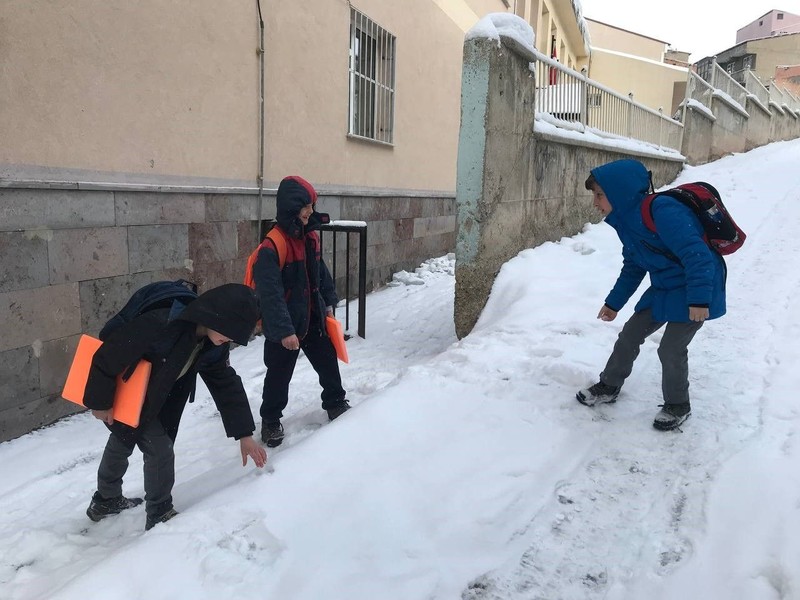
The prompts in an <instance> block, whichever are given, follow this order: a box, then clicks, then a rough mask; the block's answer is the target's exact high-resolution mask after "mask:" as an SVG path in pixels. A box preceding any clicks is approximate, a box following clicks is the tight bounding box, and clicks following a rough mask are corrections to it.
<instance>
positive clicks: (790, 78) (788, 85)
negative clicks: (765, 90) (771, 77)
mask: <svg viewBox="0 0 800 600" xmlns="http://www.w3.org/2000/svg"><path fill="white" fill-rule="evenodd" d="M775 83H776V84H778V86H779V87H781V88H783V89H785V90H788V91H790V92H791V93H793V94H794V95H795V96H800V65H792V66H784V65H781V66H777V67H775Z"/></svg>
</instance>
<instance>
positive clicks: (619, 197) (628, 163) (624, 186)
mask: <svg viewBox="0 0 800 600" xmlns="http://www.w3.org/2000/svg"><path fill="white" fill-rule="evenodd" d="M591 173H592V175H593V176H594V178H595V180H596V181H597V183H598V184H599V185H600V187H601V188H603V192H605V194H606V198H608V202H609V203H610V204H611V208H613V209H614V210H613V212H612V214H613V213H614V212H616V213H627V212H628V211H630V210H632V209H635V208H636V207H637V205H638V204H639V202H641V200H642V198H644V196H645V195H646V194H647V193H648V192H649V191H650V172H649V171H648V170H647V168H646V167H645V166H644V165H643V164H642V163H640V162H639V161H638V160H633V159H630V158H625V159H622V160H615V161H614V162H610V163H606V164H604V165H602V166H599V167H597V168H595V169H592V171H591Z"/></svg>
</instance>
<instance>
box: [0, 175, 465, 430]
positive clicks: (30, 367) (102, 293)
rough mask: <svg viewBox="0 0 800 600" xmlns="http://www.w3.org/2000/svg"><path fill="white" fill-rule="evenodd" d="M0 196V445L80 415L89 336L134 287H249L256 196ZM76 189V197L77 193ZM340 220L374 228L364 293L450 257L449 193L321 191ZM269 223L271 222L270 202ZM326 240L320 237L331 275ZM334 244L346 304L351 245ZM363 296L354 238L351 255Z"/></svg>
mask: <svg viewBox="0 0 800 600" xmlns="http://www.w3.org/2000/svg"><path fill="white" fill-rule="evenodd" d="M3 185H4V186H6V187H3V188H0V256H2V257H3V260H2V261H0V331H2V336H0V441H4V440H8V439H11V438H14V437H17V436H19V435H22V434H24V433H27V432H29V431H31V430H33V429H35V428H37V427H40V426H42V425H46V424H49V423H52V422H54V421H55V420H57V419H58V418H60V417H62V416H64V415H67V414H70V413H73V412H75V411H76V407H75V406H74V405H73V404H71V403H69V402H67V401H65V400H63V399H61V397H60V391H61V389H62V387H63V384H64V380H65V378H66V373H67V371H68V368H69V364H70V361H71V358H72V354H73V352H74V349H75V346H76V344H77V341H78V338H79V337H80V334H82V333H89V334H93V335H96V334H97V332H98V331H99V330H100V328H101V327H102V325H103V324H104V323H105V321H106V320H107V319H108V318H109V317H110V316H111V315H113V314H114V313H115V312H116V311H117V310H119V308H120V307H121V306H122V305H123V304H124V303H125V302H126V301H127V299H128V298H129V296H130V294H131V293H132V292H133V291H135V290H136V289H137V288H139V287H141V286H142V285H145V284H147V283H149V282H151V281H155V280H159V279H176V278H179V277H181V278H185V279H188V280H190V281H193V282H195V283H197V284H198V286H199V287H200V289H201V291H204V290H206V289H209V288H212V287H215V286H217V285H220V284H222V283H227V282H240V281H241V280H242V276H243V272H244V267H245V264H246V261H247V257H248V255H249V254H250V252H252V250H253V249H254V248H255V247H256V245H257V243H258V230H259V227H258V216H259V215H258V203H259V197H258V194H257V190H253V191H252V192H251V193H225V192H224V191H215V192H213V193H209V192H195V191H188V192H182V191H177V192H172V191H171V192H165V191H158V190H143V191H127V190H114V189H109V190H81V189H48V188H46V187H45V186H41V187H35V188H34V187H25V188H23V187H11V186H10V185H11V184H9V183H7V182H3ZM75 187H76V188H77V187H78V186H75ZM320 192H321V193H320V198H319V204H318V208H319V210H321V211H324V212H329V213H331V217H332V218H333V219H343V220H349V221H366V222H367V231H368V234H367V240H368V246H367V287H368V291H369V290H371V289H374V288H375V287H378V286H380V285H381V284H383V283H385V282H386V281H388V279H389V278H390V277H391V275H392V274H393V273H394V272H396V271H398V270H401V269H406V270H410V269H413V268H415V267H416V266H418V265H419V264H420V263H421V262H422V261H424V260H426V259H428V258H432V257H435V256H441V255H443V254H446V253H448V252H452V251H453V250H454V248H455V199H454V197H453V196H452V195H448V194H435V193H413V194H406V195H403V193H399V192H393V193H376V192H374V191H372V192H357V191H356V192H353V191H348V192H336V193H332V192H325V190H320ZM261 203H262V212H261V218H262V219H271V218H274V216H275V200H274V191H273V192H272V193H269V192H265V193H264V195H263V197H262V199H261ZM330 235H331V234H326V236H327V237H324V244H325V247H324V251H325V255H326V261H327V262H328V264H329V266H332V262H333V256H332V254H331V248H332V239H331V238H330ZM341 235H342V234H338V239H337V256H336V259H337V286H338V288H339V291H340V296H342V297H344V289H345V287H344V282H345V278H346V277H347V273H345V267H344V265H345V253H346V244H345V242H344V238H342V237H341ZM350 253H351V256H350V265H351V271H350V274H349V277H350V283H351V285H350V293H351V296H352V295H355V293H356V291H357V271H356V268H357V265H358V260H357V259H358V237H357V236H355V237H353V238H351V245H350Z"/></svg>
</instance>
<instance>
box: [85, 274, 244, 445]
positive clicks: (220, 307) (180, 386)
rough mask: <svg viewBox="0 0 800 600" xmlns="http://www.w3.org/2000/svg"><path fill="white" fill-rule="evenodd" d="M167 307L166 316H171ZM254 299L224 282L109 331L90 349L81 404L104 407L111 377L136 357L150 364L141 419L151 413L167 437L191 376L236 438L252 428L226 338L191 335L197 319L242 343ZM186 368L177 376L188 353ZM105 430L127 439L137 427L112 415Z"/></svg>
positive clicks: (109, 399)
mask: <svg viewBox="0 0 800 600" xmlns="http://www.w3.org/2000/svg"><path fill="white" fill-rule="evenodd" d="M171 313H172V316H171ZM258 314H259V311H258V301H257V299H256V297H255V295H254V294H253V291H252V290H251V289H250V288H249V287H247V286H244V285H240V284H235V283H231V284H226V285H222V286H219V287H217V288H214V289H211V290H209V291H207V292H205V293H204V294H201V295H200V296H199V297H198V298H197V299H196V300H193V301H192V302H191V303H189V305H188V306H186V307H185V308H183V310H181V311H180V312H179V313H178V314H177V316H175V310H171V309H169V308H164V309H156V310H151V311H148V312H146V313H144V314H142V315H140V316H138V317H136V318H135V319H134V320H133V321H131V322H130V323H127V324H125V325H123V326H121V327H119V328H118V329H116V330H114V331H113V332H112V333H111V334H110V336H109V337H108V339H107V340H106V341H105V342H104V343H103V345H102V346H101V347H100V349H99V350H98V351H97V352H96V353H95V355H94V358H93V360H92V366H91V369H90V371H89V378H88V381H87V384H86V391H85V394H84V405H85V406H86V407H87V408H91V409H96V410H108V409H109V408H111V406H112V403H113V399H114V392H115V391H116V382H117V380H116V378H117V376H118V375H120V374H121V373H123V372H124V371H125V370H126V369H127V368H128V366H130V365H131V364H135V363H136V362H138V361H139V360H140V359H143V358H144V359H146V360H148V361H150V363H151V364H152V371H151V373H150V379H149V382H148V386H147V394H146V397H145V402H144V406H143V407H142V416H141V419H140V426H141V424H144V423H146V422H148V421H149V420H151V419H154V418H158V419H160V421H161V424H162V425H163V427H164V429H165V431H166V432H167V434H168V435H169V436H170V437H171V438H172V439H173V440H174V439H175V437H176V435H177V432H178V425H179V423H180V419H181V415H182V414H183V409H184V407H185V405H186V402H187V400H189V398H190V397H193V396H194V391H195V384H196V379H197V375H198V374H199V375H200V377H202V378H203V381H204V382H205V384H206V386H207V387H208V390H209V392H211V396H212V398H213V399H214V402H215V404H216V405H217V408H218V409H219V413H220V415H221V417H222V422H223V425H224V427H225V433H226V434H227V436H228V437H232V438H236V439H240V438H242V437H246V436H249V435H252V434H253V431H255V424H254V422H253V415H252V413H251V412H250V405H249V402H248V399H247V395H246V393H245V391H244V387H243V385H242V380H241V378H240V377H239V376H238V375H237V374H236V371H234V369H233V368H232V367H231V366H230V363H229V360H228V359H229V351H230V348H229V344H228V343H225V344H221V345H220V346H215V345H214V344H212V343H211V341H210V340H209V339H208V338H207V337H203V338H202V339H198V338H197V335H196V329H197V325H204V326H206V327H207V328H209V329H213V330H214V331H217V332H219V333H221V334H222V335H224V336H226V337H228V338H230V339H232V340H233V341H234V342H236V343H237V344H240V345H246V344H247V342H248V341H249V338H250V334H251V333H252V331H253V329H254V328H255V324H256V321H257V319H258ZM198 344H200V345H201V347H200V350H199V353H198V354H197V356H196V357H195V359H194V360H193V361H192V364H191V365H190V366H189V368H188V371H187V372H186V373H185V374H184V375H183V376H181V377H178V376H179V375H180V373H181V371H182V370H183V368H184V366H185V365H186V364H187V362H188V361H189V359H190V357H191V356H192V353H193V351H194V350H195V347H196V346H198ZM110 429H111V430H112V431H113V432H114V433H116V434H117V435H118V436H119V437H120V438H121V439H122V440H123V441H124V442H126V443H128V444H134V443H135V442H136V439H137V429H134V428H132V427H130V426H128V425H125V424H124V423H120V422H119V421H115V422H114V424H113V425H111V427H110Z"/></svg>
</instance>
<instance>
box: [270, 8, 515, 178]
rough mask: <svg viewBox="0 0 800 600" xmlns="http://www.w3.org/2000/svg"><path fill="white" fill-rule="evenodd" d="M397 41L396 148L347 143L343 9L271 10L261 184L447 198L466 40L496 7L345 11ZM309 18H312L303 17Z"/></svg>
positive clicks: (347, 16)
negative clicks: (290, 178)
mask: <svg viewBox="0 0 800 600" xmlns="http://www.w3.org/2000/svg"><path fill="white" fill-rule="evenodd" d="M353 6H354V7H355V8H357V9H358V10H359V11H360V12H362V13H363V14H365V15H366V16H367V17H369V18H370V19H372V20H373V21H375V22H376V23H377V24H378V25H380V26H381V27H383V28H384V29H386V30H388V31H389V32H390V33H391V34H392V35H394V36H395V37H396V38H397V57H396V74H395V82H396V83H395V122H394V142H393V144H392V145H391V146H390V145H385V144H380V143H375V142H371V141H366V140H363V139H356V138H352V137H348V136H347V128H348V115H349V108H348V101H349V74H348V65H349V62H348V61H349V44H350V6H349V5H348V4H347V3H346V2H331V1H330V0H312V1H310V2H307V3H306V8H307V10H305V11H298V10H297V7H296V4H295V3H277V4H273V5H272V6H271V7H270V8H271V10H270V12H269V14H266V15H265V18H266V22H267V31H268V32H269V33H268V35H269V39H268V40H267V43H266V47H267V71H266V72H267V94H266V96H267V117H266V125H267V129H266V131H267V140H268V147H267V151H266V178H267V180H268V181H277V180H279V179H280V178H281V177H283V176H284V175H286V174H289V173H299V172H302V174H303V175H304V176H306V177H308V178H309V179H310V180H311V181H313V182H315V183H320V184H339V185H345V186H355V187H362V186H366V187H388V188H398V189H424V190H437V191H452V190H454V189H455V175H456V169H455V164H456V153H457V143H458V128H459V120H460V98H461V61H462V48H463V42H464V34H465V33H466V31H467V30H469V29H470V28H471V27H472V26H473V25H475V23H477V21H478V20H479V18H481V17H483V16H484V15H485V14H487V13H490V12H501V11H506V10H507V7H506V3H505V2H503V1H502V0H471V1H470V2H466V1H462V0H433V1H432V0H404V1H403V2H385V1H384V0H363V1H361V2H358V3H357V4H354V5H353ZM309 15H313V16H309Z"/></svg>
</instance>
